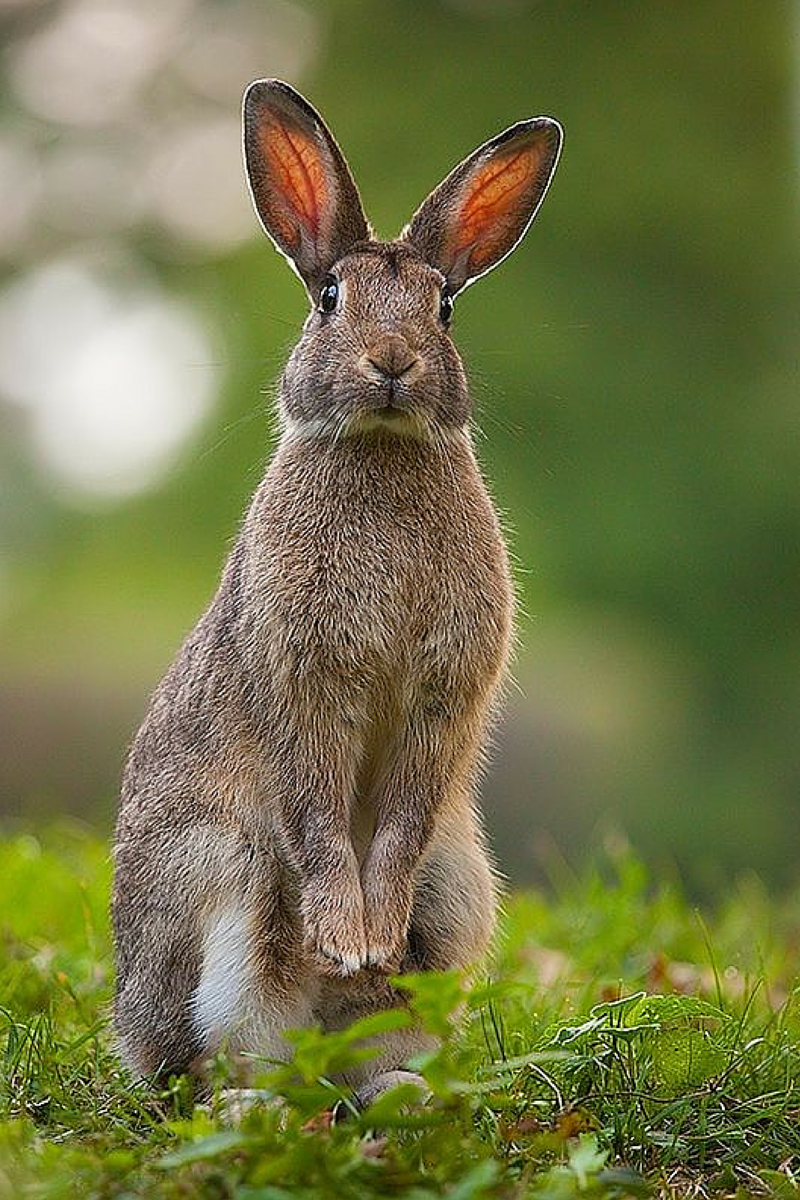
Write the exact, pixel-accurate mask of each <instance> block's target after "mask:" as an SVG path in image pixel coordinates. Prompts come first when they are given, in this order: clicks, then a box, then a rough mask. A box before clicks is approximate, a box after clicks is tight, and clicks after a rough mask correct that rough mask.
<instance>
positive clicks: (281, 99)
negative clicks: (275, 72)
mask: <svg viewBox="0 0 800 1200" xmlns="http://www.w3.org/2000/svg"><path fill="white" fill-rule="evenodd" d="M265 103H270V104H272V105H273V106H277V107H278V108H282V109H284V110H285V109H286V108H287V107H289V108H292V109H300V110H301V111H302V112H304V113H306V114H308V113H309V112H311V113H313V115H314V116H315V117H316V113H314V110H313V109H312V108H311V105H310V104H309V103H308V101H307V100H306V98H305V97H304V96H301V94H300V92H298V91H297V89H296V88H293V87H292V85H291V84H290V83H286V81H285V80H283V79H254V80H253V82H252V83H249V84H248V85H247V87H246V88H245V91H244V96H243V98H242V109H243V111H244V113H245V115H247V114H248V113H250V112H252V111H253V110H254V109H255V108H258V107H259V106H261V105H262V104H265Z"/></svg>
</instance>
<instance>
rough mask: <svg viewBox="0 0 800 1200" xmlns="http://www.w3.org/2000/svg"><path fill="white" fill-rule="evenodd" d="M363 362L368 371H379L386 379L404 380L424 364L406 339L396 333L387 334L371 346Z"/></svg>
mask: <svg viewBox="0 0 800 1200" xmlns="http://www.w3.org/2000/svg"><path fill="white" fill-rule="evenodd" d="M362 362H363V363H364V366H365V367H366V368H367V370H369V369H370V368H371V369H372V370H374V371H378V372H379V373H380V374H381V375H383V376H384V377H385V378H386V379H403V378H405V377H406V376H408V375H411V374H412V373H413V372H414V371H415V368H418V367H420V366H421V364H422V360H421V358H420V357H419V355H418V354H417V353H415V351H414V350H412V349H411V347H410V346H409V344H408V342H407V341H406V339H405V338H404V337H401V336H400V335H399V334H395V333H390V334H387V335H386V336H385V337H383V338H381V340H380V341H379V342H376V343H375V344H374V345H372V346H370V348H369V349H368V350H367V351H366V353H365V354H364V356H363V359H362Z"/></svg>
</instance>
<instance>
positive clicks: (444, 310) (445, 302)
mask: <svg viewBox="0 0 800 1200" xmlns="http://www.w3.org/2000/svg"><path fill="white" fill-rule="evenodd" d="M439 317H440V319H441V322H442V324H443V325H449V324H450V322H451V321H452V319H453V297H452V296H451V295H450V293H449V292H448V291H447V290H446V289H445V290H444V291H443V292H442V298H441V300H440V301H439Z"/></svg>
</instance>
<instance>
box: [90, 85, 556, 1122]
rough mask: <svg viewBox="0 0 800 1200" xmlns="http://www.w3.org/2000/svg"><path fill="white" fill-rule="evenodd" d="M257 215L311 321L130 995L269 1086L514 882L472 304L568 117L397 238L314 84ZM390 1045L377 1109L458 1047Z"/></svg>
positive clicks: (128, 788) (222, 595)
mask: <svg viewBox="0 0 800 1200" xmlns="http://www.w3.org/2000/svg"><path fill="white" fill-rule="evenodd" d="M243 122H244V153H245V163H246V173H247V178H248V182H249V188H250V191H251V195H252V199H253V203H254V206H255V210H256V213H257V215H258V218H259V219H260V222H261V224H262V225H263V227H264V230H265V231H266V233H267V234H268V235H269V237H270V238H271V239H272V241H273V242H274V244H275V246H276V247H277V249H278V250H279V251H280V252H281V253H282V254H283V255H285V257H286V258H287V259H288V261H289V264H290V265H291V266H292V267H293V269H294V270H295V271H296V273H297V274H298V275H299V276H300V278H301V280H302V282H303V283H304V285H305V287H306V289H307V292H308V296H309V300H310V306H311V307H310V311H309V313H308V317H307V319H306V321H305V325H304V327H303V331H302V335H301V337H300V340H299V341H298V343H297V345H296V346H295V348H294V350H293V351H292V352H291V355H290V357H289V359H288V362H287V365H286V368H285V370H284V372H283V376H282V379H281V382H280V388H279V414H280V427H281V436H280V440H279V444H278V446H277V449H276V451H275V453H274V456H273V458H272V461H271V462H270V464H269V467H268V470H267V472H266V475H265V477H264V479H263V480H262V482H261V484H260V486H259V487H258V489H257V491H256V493H255V496H254V498H253V500H252V503H251V505H250V508H249V511H248V512H247V514H246V516H245V518H244V523H243V526H242V529H241V532H240V534H239V537H238V540H237V541H236V543H235V545H234V547H233V550H232V552H231V554H230V557H229V558H228V561H227V563H226V565H225V567H224V570H223V572H222V577H221V582H220V584H219V588H218V590H217V593H216V595H215V596H214V598H213V600H212V601H211V604H210V606H209V608H208V609H207V611H206V612H205V613H204V615H203V616H202V617H201V618H200V620H199V622H198V623H197V625H196V626H195V628H194V629H193V631H192V632H191V633H190V634H189V636H188V637H187V639H186V641H185V643H184V645H183V647H182V648H181V650H180V651H179V653H178V655H177V657H176V659H175V660H174V662H173V663H172V666H171V667H170V668H169V670H168V671H167V674H166V676H165V678H164V679H163V681H162V682H161V684H160V685H159V686H158V688H157V689H156V691H155V694H154V696H153V698H152V701H151V703H150V707H149V711H148V712H147V714H146V716H145V718H144V721H143V723H142V725H141V728H140V729H139V732H138V734H137V736H136V738H135V739H134V742H133V745H132V748H131V751H130V754H129V757H128V761H127V764H126V767H125V771H124V776H123V782H122V791H121V799H120V806H119V814H118V820H117V825H116V835H115V846H114V859H115V869H114V884H113V897H112V916H113V927H114V937H115V945H116V959H117V984H116V997H115V1005H114V1016H115V1026H116V1034H117V1042H118V1046H119V1049H120V1054H121V1057H122V1059H123V1061H124V1062H125V1063H126V1065H127V1066H128V1067H129V1068H130V1070H131V1071H132V1072H133V1073H134V1074H135V1075H136V1076H139V1077H146V1078H149V1079H151V1080H159V1079H163V1078H164V1077H166V1076H167V1075H168V1074H169V1073H173V1072H186V1073H188V1074H190V1075H193V1076H194V1077H196V1079H198V1080H199V1081H202V1080H203V1079H204V1078H205V1077H207V1070H206V1064H207V1062H208V1060H209V1059H210V1058H211V1057H212V1056H213V1055H214V1054H215V1053H216V1052H217V1051H218V1049H219V1048H220V1047H224V1048H226V1049H227V1051H228V1052H229V1054H230V1055H231V1060H232V1062H233V1063H234V1064H235V1068H236V1074H237V1077H238V1078H239V1079H240V1081H241V1082H242V1083H246V1082H247V1081H248V1080H249V1079H250V1078H251V1077H252V1075H253V1067H254V1064H255V1065H256V1066H257V1065H258V1064H259V1063H260V1062H263V1060H264V1059H268V1060H279V1061H280V1060H286V1058H287V1055H288V1053H289V1051H288V1045H287V1041H286V1039H285V1037H284V1034H285V1031H286V1030H287V1029H288V1028H291V1027H295V1026H303V1025H308V1024H309V1023H316V1024H319V1025H320V1026H321V1027H322V1028H325V1029H337V1028H342V1027H344V1026H346V1025H347V1024H348V1023H349V1022H351V1021H352V1020H354V1019H355V1018H357V1017H360V1016H363V1015H366V1014H369V1013H373V1012H377V1011H380V1010H382V1009H385V1008H390V1007H395V1006H402V1005H403V1003H404V999H403V994H402V993H401V992H400V991H399V990H398V988H397V987H396V986H395V985H394V983H393V982H392V976H393V974H394V973H396V972H398V971H436V970H442V969H446V968H454V967H455V968H464V969H468V968H470V967H471V966H473V965H474V964H475V963H476V962H478V961H479V960H480V959H481V956H482V955H483V954H484V952H485V951H486V950H487V947H488V946H489V943H490V939H491V937H492V933H493V929H494V922H495V909H496V904H497V895H498V884H497V876H496V871H495V869H494V866H493V864H492V862H491V860H490V857H489V854H488V851H487V846H486V844H485V839H484V834H483V832H482V827H481V823H480V819H479V816H478V813H477V810H476V807H475V786H476V776H477V773H478V771H479V768H480V765H481V763H482V760H483V755H484V750H485V747H486V742H487V738H488V735H489V732H490V730H491V727H492V722H493V720H494V718H495V716H496V714H497V710H498V703H499V699H500V697H501V694H502V690H503V688H502V685H503V682H504V679H505V677H506V669H507V661H508V657H509V647H510V644H511V640H512V630H513V619H514V595H513V588H512V579H511V574H510V570H509V562H508V555H507V550H506V546H505V543H504V539H503V534H502V532H501V527H500V522H499V520H498V516H497V513H496V511H495V508H494V506H493V503H492V501H491V499H490V498H489V495H488V492H487V489H486V486H485V484H484V482H483V479H482V476H481V472H480V469H479V467H478V464H477V462H476V458H475V454H474V452H473V447H472V442H471V437H470V415H471V408H472V405H471V400H470V394H469V390H468V387H467V382H466V377H465V372H464V368H463V366H462V363H461V360H460V358H459V355H458V352H457V350H456V348H455V344H454V342H453V340H452V336H451V319H452V315H453V301H454V298H455V297H456V296H457V295H458V293H460V292H461V291H462V290H463V289H464V288H466V287H467V286H468V285H469V284H471V283H473V282H474V281H475V280H476V279H478V278H479V277H480V276H482V275H484V274H485V273H486V272H487V271H489V270H491V269H492V268H493V267H494V266H496V265H497V264H498V263H499V262H501V261H502V259H504V258H505V257H506V255H508V254H509V253H510V252H511V250H512V249H514V247H515V246H516V245H517V243H518V242H519V241H520V240H521V238H522V237H523V235H524V233H525V232H526V230H527V229H528V226H529V225H530V223H531V221H532V220H533V218H534V216H535V214H536V212H537V210H538V208H539V205H540V204H541V202H542V199H543V197H544V195H545V192H546V191H547V188H548V186H549V183H550V180H551V178H552V176H553V172H554V170H555V167H556V163H557V161H558V157H559V152H560V148H561V141H562V131H561V127H560V125H559V124H558V122H556V121H555V120H553V119H551V118H549V117H537V118H535V119H532V120H525V121H520V122H518V123H517V124H515V125H512V126H511V127H510V128H509V129H506V130H505V132H503V133H501V134H499V136H497V137H495V138H493V139H492V140H490V141H487V142H486V143H485V144H484V145H482V146H480V147H479V149H477V150H476V151H475V152H474V153H472V154H471V155H469V157H467V158H466V159H464V161H463V162H461V163H460V164H459V165H458V166H456V167H455V169H454V170H452V171H451V172H450V174H449V175H447V177H446V178H445V179H444V181H443V182H442V183H441V184H439V186H438V187H437V188H436V189H435V190H434V191H433V192H432V193H431V194H430V195H429V196H428V198H427V199H426V200H425V201H424V203H423V204H422V205H421V206H420V208H419V209H418V210H417V212H416V214H415V215H414V217H413V218H412V220H411V221H410V223H409V224H408V225H407V226H406V227H405V228H404V229H403V231H402V232H401V234H400V235H399V236H398V237H397V238H396V239H395V240H394V241H389V242H382V241H378V240H376V239H375V238H374V236H373V234H372V232H371V230H370V227H369V225H368V224H367V220H366V218H365V216H364V212H363V209H362V206H361V201H360V198H359V194H358V191H357V189H356V186H355V183H354V182H353V178H352V176H351V174H350V171H349V169H348V166H347V164H346V162H345V159H344V158H343V156H342V153H341V151H340V150H339V147H338V146H337V144H336V142H335V141H334V139H333V137H332V135H331V133H330V132H329V131H328V129H327V127H326V125H325V124H324V123H323V121H322V119H321V117H320V116H319V115H318V113H317V112H316V111H315V110H314V109H313V108H312V107H311V105H310V104H309V103H308V102H307V101H306V100H305V99H304V98H303V97H302V96H300V95H299V94H298V93H297V92H296V91H295V90H294V89H293V88H292V87H290V86H289V85H288V84H286V83H283V82H281V81H280V80H275V79H265V80H257V81H256V82H254V83H252V84H251V85H250V87H249V88H248V89H247V91H246V93H245V97H244V106H243ZM432 1044H433V1043H432V1039H431V1038H430V1037H429V1036H428V1035H426V1034H425V1033H424V1032H423V1031H421V1030H420V1029H417V1028H415V1027H411V1028H404V1029H402V1030H400V1031H398V1032H395V1033H393V1034H386V1035H384V1036H383V1038H382V1039H381V1040H379V1042H378V1043H377V1044H376V1046H375V1056H374V1058H373V1059H372V1060H371V1061H370V1062H368V1063H365V1064H361V1065H360V1066H359V1067H358V1068H357V1069H356V1070H354V1071H352V1072H349V1073H347V1075H346V1077H345V1079H344V1081H343V1082H344V1085H345V1086H349V1087H351V1088H352V1089H353V1090H354V1095H355V1099H356V1101H357V1102H359V1101H360V1102H364V1103H366V1102H367V1101H368V1100H370V1099H372V1098H374V1097H375V1096H377V1095H379V1094H380V1092H381V1091H382V1090H384V1088H386V1087H389V1086H392V1085H393V1084H395V1083H397V1082H398V1081H399V1080H402V1079H404V1078H408V1079H410V1080H417V1079H418V1077H417V1076H415V1075H414V1074H413V1073H412V1072H410V1071H409V1070H408V1059H409V1057H410V1056H412V1055H414V1054H417V1053H419V1052H420V1051H423V1050H425V1049H427V1048H429V1047H430V1046H431V1045H432Z"/></svg>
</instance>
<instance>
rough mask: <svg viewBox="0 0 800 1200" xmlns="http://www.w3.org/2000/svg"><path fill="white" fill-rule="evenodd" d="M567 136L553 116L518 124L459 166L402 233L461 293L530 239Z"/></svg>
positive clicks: (450, 284)
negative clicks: (534, 221) (529, 234)
mask: <svg viewBox="0 0 800 1200" xmlns="http://www.w3.org/2000/svg"><path fill="white" fill-rule="evenodd" d="M563 137H564V131H563V129H562V127H561V125H560V124H559V122H558V121H556V120H555V119H554V118H553V117H533V118H531V119H529V120H526V121H518V122H517V123H516V124H514V125H511V126H510V127H509V128H508V129H505V130H503V132H502V133H500V134H498V135H497V136H496V137H494V138H491V139H490V140H489V141H487V142H484V143H483V145H481V146H479V147H478V149H477V150H475V151H473V153H472V154H470V155H469V156H468V157H467V158H465V159H464V160H463V161H462V162H460V163H459V164H458V165H457V166H456V167H454V168H453V170H452V171H451V172H450V173H449V175H447V176H446V178H445V179H443V180H442V182H441V183H440V184H439V185H438V187H436V188H435V189H434V190H433V191H432V192H431V194H430V195H429V196H428V197H427V199H425V200H424V201H423V203H422V204H421V205H420V207H419V208H418V209H417V211H416V213H415V214H414V216H413V217H412V219H411V221H410V222H409V224H408V225H407V226H406V228H405V229H404V230H403V232H402V234H401V237H403V238H404V239H405V240H407V241H409V242H410V243H412V244H413V245H414V246H415V247H416V249H417V250H419V251H420V253H421V254H422V255H423V256H424V257H425V258H426V259H427V261H428V262H429V263H430V264H431V265H432V266H434V267H436V268H437V269H438V270H440V271H441V272H442V274H443V275H444V276H445V278H446V279H447V282H448V288H449V290H450V292H451V293H452V294H453V295H455V294H456V293H457V292H459V291H461V290H463V289H464V288H466V287H469V285H470V284H472V283H474V282H475V280H476V279H480V277H481V276H482V275H485V274H487V273H488V272H489V271H491V270H493V269H494V267H496V266H498V265H499V264H500V263H501V262H503V260H504V259H505V258H507V257H508V255H509V254H511V252H512V251H513V250H514V249H515V248H516V247H517V246H518V245H519V243H520V242H521V241H522V239H523V237H524V236H525V234H526V233H527V231H528V229H529V228H530V226H531V223H532V222H533V220H534V218H535V217H536V214H537V213H538V211H539V209H540V208H541V205H542V202H543V201H544V198H545V195H546V194H547V190H548V188H549V186H550V183H551V181H552V178H553V175H554V173H555V169H556V166H557V165H558V160H559V157H560V155H561V148H562V145H563ZM504 176H505V177H507V178H503V177H504ZM481 197H483V199H482V198H481Z"/></svg>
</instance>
